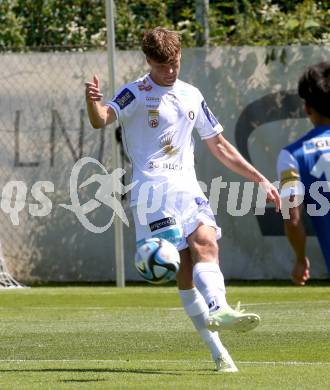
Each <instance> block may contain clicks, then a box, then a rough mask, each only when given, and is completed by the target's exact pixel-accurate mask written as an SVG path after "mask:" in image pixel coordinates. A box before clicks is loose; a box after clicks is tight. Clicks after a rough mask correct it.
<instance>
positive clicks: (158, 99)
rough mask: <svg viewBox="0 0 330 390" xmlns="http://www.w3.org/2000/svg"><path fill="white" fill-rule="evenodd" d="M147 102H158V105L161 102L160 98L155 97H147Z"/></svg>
mask: <svg viewBox="0 0 330 390" xmlns="http://www.w3.org/2000/svg"><path fill="white" fill-rule="evenodd" d="M146 101H147V102H157V103H159V102H160V98H159V97H154V96H147V97H146Z"/></svg>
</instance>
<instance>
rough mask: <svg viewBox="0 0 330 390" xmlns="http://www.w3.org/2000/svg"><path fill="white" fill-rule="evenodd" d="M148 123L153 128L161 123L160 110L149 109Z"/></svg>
mask: <svg viewBox="0 0 330 390" xmlns="http://www.w3.org/2000/svg"><path fill="white" fill-rule="evenodd" d="M148 124H149V126H150V127H152V128H155V127H157V126H158V125H159V110H148Z"/></svg>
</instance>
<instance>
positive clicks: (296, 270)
mask: <svg viewBox="0 0 330 390" xmlns="http://www.w3.org/2000/svg"><path fill="white" fill-rule="evenodd" d="M309 271H310V262H309V259H308V257H304V259H302V260H299V259H297V260H296V263H295V265H294V267H293V270H292V273H291V278H292V281H293V283H294V284H296V285H297V286H304V285H305V283H306V282H307V280H308V279H309V278H310V272H309Z"/></svg>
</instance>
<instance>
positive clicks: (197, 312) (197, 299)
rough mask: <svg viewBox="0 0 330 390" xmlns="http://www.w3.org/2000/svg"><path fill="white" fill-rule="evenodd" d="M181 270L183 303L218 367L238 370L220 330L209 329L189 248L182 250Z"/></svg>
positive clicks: (206, 313) (231, 370)
mask: <svg viewBox="0 0 330 390" xmlns="http://www.w3.org/2000/svg"><path fill="white" fill-rule="evenodd" d="M180 257H181V262H180V270H179V272H178V273H177V285H178V288H179V295H180V299H181V302H182V305H183V307H184V309H185V311H186V313H187V315H188V316H189V318H190V319H191V321H192V323H193V325H194V326H195V328H196V330H197V332H198V334H199V335H200V337H201V338H202V340H204V342H205V343H206V345H207V346H208V348H209V350H210V352H211V354H212V358H213V360H214V361H215V363H216V369H217V370H218V371H223V372H236V371H237V367H236V366H235V364H234V362H233V360H232V359H231V357H230V355H229V353H228V351H227V350H226V348H225V347H224V346H223V344H222V343H221V341H220V338H219V335H218V332H212V331H210V330H208V329H207V320H208V316H209V309H208V307H207V305H206V303H205V300H204V298H203V297H202V295H201V294H200V293H199V291H198V290H197V288H196V287H195V286H194V283H193V281H192V269H193V267H192V259H191V255H190V250H189V248H186V249H184V250H182V251H180Z"/></svg>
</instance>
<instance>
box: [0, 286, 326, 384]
mask: <svg viewBox="0 0 330 390" xmlns="http://www.w3.org/2000/svg"><path fill="white" fill-rule="evenodd" d="M227 290H228V293H227V298H228V301H229V303H231V304H232V305H234V304H235V303H236V301H238V300H240V301H241V304H242V307H243V308H246V309H248V310H253V311H255V312H256V313H258V314H260V315H261V317H262V323H261V325H260V326H259V327H258V328H257V329H256V330H254V331H252V332H249V333H246V334H236V333H230V332H224V333H223V335H222V340H223V342H224V344H225V345H226V346H227V348H228V349H229V351H230V352H231V355H232V357H233V359H234V360H235V362H236V364H237V366H238V367H239V370H240V371H239V372H238V373H227V374H226V373H221V374H220V373H217V372H215V371H214V364H213V362H212V361H211V357H210V355H209V353H208V351H207V350H206V347H204V344H203V343H202V342H201V341H200V340H199V338H198V336H197V335H196V333H195V331H194V329H193V327H192V324H191V323H190V320H189V319H188V318H187V317H186V315H185V314H184V311H183V310H182V308H181V306H180V303H179V299H178V296H177V292H176V288H175V287H173V286H170V287H149V286H137V287H136V286H134V287H133V286H131V287H127V288H125V289H118V288H115V287H105V286H101V287H95V286H86V287H35V288H31V289H24V290H7V291H2V292H1V293H0V310H1V321H0V389H1V390H7V389H19V390H23V389H42V390H45V389H56V390H60V389H157V390H158V389H173V390H174V389H175V390H180V389H184V390H190V389H200V390H204V389H237V390H243V389H244V390H250V389H251V390H252V389H262V390H264V389H272V390H274V389H275V390H282V389H283V390H284V389H285V390H288V389H299V390H301V389H308V390H310V389H320V390H321V389H322V390H326V389H329V388H330V284H329V283H321V284H317V285H316V284H314V285H310V286H306V287H304V288H298V287H294V286H290V285H286V284H283V283H281V284H278V285H265V284H264V285H262V284H258V283H254V284H251V285H248V284H237V285H230V286H229V287H228V289H227Z"/></svg>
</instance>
